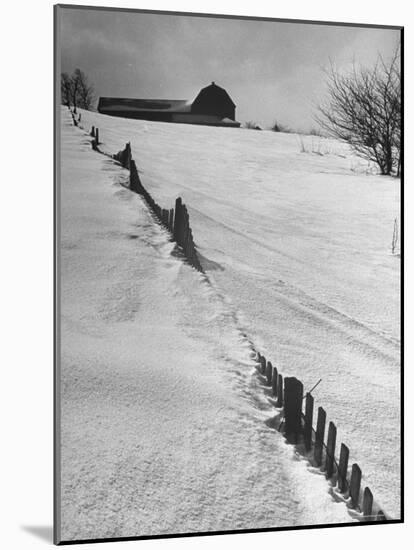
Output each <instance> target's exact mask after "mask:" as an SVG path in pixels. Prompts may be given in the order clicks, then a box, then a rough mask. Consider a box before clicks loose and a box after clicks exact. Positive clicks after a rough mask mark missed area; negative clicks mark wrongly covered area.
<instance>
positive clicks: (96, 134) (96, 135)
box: [95, 128, 99, 145]
mask: <svg viewBox="0 0 414 550" xmlns="http://www.w3.org/2000/svg"><path fill="white" fill-rule="evenodd" d="M95 141H96V145H99V128H95Z"/></svg>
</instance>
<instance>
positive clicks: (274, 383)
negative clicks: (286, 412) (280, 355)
mask: <svg viewBox="0 0 414 550" xmlns="http://www.w3.org/2000/svg"><path fill="white" fill-rule="evenodd" d="M277 378H278V374H277V368H276V367H273V375H272V395H273V397H276V396H277Z"/></svg>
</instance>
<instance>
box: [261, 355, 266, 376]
mask: <svg viewBox="0 0 414 550" xmlns="http://www.w3.org/2000/svg"><path fill="white" fill-rule="evenodd" d="M260 365H261V366H260V374H263V375H264V373H265V370H266V357H264V356H263V355H262V356H261V357H260Z"/></svg>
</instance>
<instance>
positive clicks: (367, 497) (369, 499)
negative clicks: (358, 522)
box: [362, 487, 374, 517]
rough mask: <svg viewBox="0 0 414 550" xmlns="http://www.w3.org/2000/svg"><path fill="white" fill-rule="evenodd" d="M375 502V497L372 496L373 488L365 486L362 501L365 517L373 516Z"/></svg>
mask: <svg viewBox="0 0 414 550" xmlns="http://www.w3.org/2000/svg"><path fill="white" fill-rule="evenodd" d="M373 502H374V497H373V496H372V493H371V490H370V489H369V487H365V490H364V498H363V501H362V512H363V514H364V516H365V517H371V516H372V504H373Z"/></svg>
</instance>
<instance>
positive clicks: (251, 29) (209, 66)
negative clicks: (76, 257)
mask: <svg viewBox="0 0 414 550" xmlns="http://www.w3.org/2000/svg"><path fill="white" fill-rule="evenodd" d="M398 41H399V31H398V30H394V29H373V28H366V27H365V28H359V27H341V26H331V25H329V26H328V25H317V24H305V23H296V22H289V23H285V22H275V21H266V20H264V21H263V20H262V21H256V20H240V19H220V18H213V17H211V18H210V17H208V18H207V17H196V16H184V15H166V14H148V13H135V12H116V11H98V10H85V9H82V10H79V9H72V8H61V9H60V52H61V68H62V71H67V72H69V73H71V72H72V71H73V70H74V69H75V68H76V67H79V68H80V69H82V70H83V71H84V72H85V73H86V74H87V76H88V78H89V80H90V82H91V83H93V85H94V88H95V92H96V95H97V97H99V96H114V97H132V98H148V99H186V100H193V99H195V97H196V96H197V94H198V92H199V91H200V89H201V88H203V87H205V86H207V85H208V84H210V83H211V82H212V81H214V82H215V83H216V84H218V85H219V86H221V87H223V88H225V89H226V90H227V92H228V93H229V95H230V97H231V98H232V99H233V101H234V103H235V104H236V119H237V120H239V121H240V122H246V121H254V122H256V123H258V124H260V125H262V126H263V127H270V126H272V125H273V124H274V123H275V122H276V121H277V122H279V123H281V124H284V125H287V126H289V127H291V128H293V129H297V130H302V131H305V130H310V129H311V128H314V127H317V124H316V122H315V120H314V116H315V114H316V106H317V105H318V103H320V102H321V101H322V99H323V97H324V96H325V95H326V74H325V72H324V71H325V70H326V69H327V68H329V66H330V64H331V63H332V64H333V65H334V66H335V68H336V69H337V70H338V71H340V72H347V71H349V70H350V68H351V67H352V64H353V63H355V64H356V65H362V66H368V67H369V66H372V65H373V64H374V63H375V60H376V59H377V57H378V55H379V54H381V55H382V56H383V57H384V58H385V59H387V58H389V57H390V56H391V55H392V53H393V52H394V51H395V48H396V46H397V44H398Z"/></svg>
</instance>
